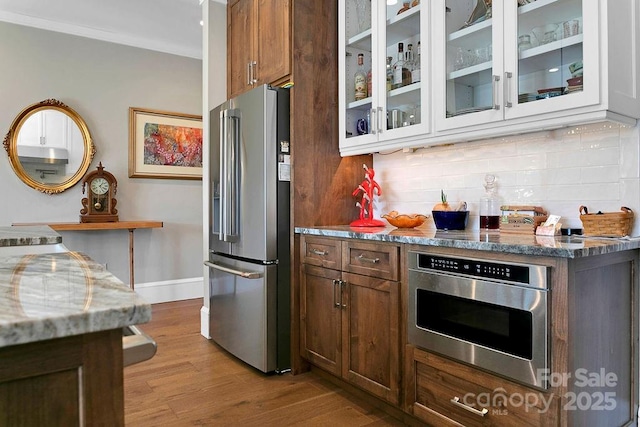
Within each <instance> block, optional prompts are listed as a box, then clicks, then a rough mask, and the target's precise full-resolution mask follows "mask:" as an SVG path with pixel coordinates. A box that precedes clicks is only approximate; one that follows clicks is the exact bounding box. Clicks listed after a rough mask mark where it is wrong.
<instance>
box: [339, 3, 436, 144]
mask: <svg viewBox="0 0 640 427" xmlns="http://www.w3.org/2000/svg"><path fill="white" fill-rule="evenodd" d="M339 7H341V8H343V10H344V12H343V13H344V15H343V16H344V18H343V19H341V20H340V24H341V25H344V28H339V32H343V34H344V35H341V36H340V37H339V40H340V43H343V44H342V46H340V48H341V49H342V50H341V51H340V52H339V54H340V57H339V65H341V66H340V67H339V70H340V75H339V79H340V85H339V87H340V91H341V93H340V97H341V102H340V104H341V108H343V109H344V111H343V112H341V114H343V115H344V116H343V117H344V119H343V123H342V125H343V127H344V138H345V140H344V141H343V143H346V144H350V145H354V144H356V145H360V144H368V143H372V142H378V141H381V140H383V141H385V140H390V139H396V138H402V137H404V136H412V135H416V134H418V133H424V132H425V129H426V123H427V122H428V121H427V120H423V117H427V116H428V114H426V113H425V110H426V108H427V106H426V105H424V104H425V103H424V102H423V99H424V98H425V95H424V93H425V92H424V91H425V90H426V87H427V86H426V85H425V86H423V85H422V80H423V78H429V76H430V73H429V72H428V69H425V67H423V65H425V64H427V63H428V61H427V56H428V55H427V53H428V52H425V50H423V49H425V48H423V46H422V40H421V30H422V28H424V25H423V24H422V22H423V21H424V22H426V19H427V16H426V14H425V13H423V10H424V9H423V5H421V4H420V1H419V0H412V1H410V2H402V1H394V0H386V1H383V0H342V1H340V2H339ZM399 47H401V48H402V52H399ZM342 61H344V62H343V64H344V66H342V64H341V62H342ZM359 61H362V63H363V65H362V66H361V65H359ZM363 75H364V76H366V77H365V81H366V83H367V85H366V89H365V90H364V91H363V90H362V84H361V82H362V81H363V80H362V76H363ZM363 92H364V93H363ZM341 137H342V135H341ZM341 144H342V143H341Z"/></svg>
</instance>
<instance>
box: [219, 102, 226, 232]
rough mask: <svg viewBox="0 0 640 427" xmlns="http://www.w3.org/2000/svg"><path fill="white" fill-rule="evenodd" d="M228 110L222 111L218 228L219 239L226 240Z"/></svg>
mask: <svg viewBox="0 0 640 427" xmlns="http://www.w3.org/2000/svg"><path fill="white" fill-rule="evenodd" d="M227 133H228V132H227V110H222V111H220V184H219V185H220V189H219V197H220V203H219V204H218V209H219V211H218V213H219V215H218V220H219V224H218V225H219V228H218V239H220V241H224V232H225V218H224V214H225V212H226V209H225V208H226V204H227V197H226V189H227V183H226V179H225V177H226V171H225V166H226V162H225V155H226V150H225V148H226V146H227Z"/></svg>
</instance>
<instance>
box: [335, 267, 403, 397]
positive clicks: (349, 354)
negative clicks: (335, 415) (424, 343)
mask: <svg viewBox="0 0 640 427" xmlns="http://www.w3.org/2000/svg"><path fill="white" fill-rule="evenodd" d="M343 281H344V282H345V283H346V285H345V287H344V295H343V305H345V306H346V307H344V310H343V318H342V335H343V337H344V338H343V345H344V348H343V356H342V376H343V377H344V378H345V379H347V380H348V381H350V382H351V383H353V384H356V385H357V386H359V387H361V388H363V389H365V390H367V391H369V392H370V393H373V394H375V395H377V396H380V397H382V398H383V399H385V400H387V401H388V402H391V403H394V404H399V402H400V334H399V327H400V326H399V325H400V284H399V283H398V282H393V281H389V280H383V279H377V278H373V277H367V276H362V275H359V274H350V273H343Z"/></svg>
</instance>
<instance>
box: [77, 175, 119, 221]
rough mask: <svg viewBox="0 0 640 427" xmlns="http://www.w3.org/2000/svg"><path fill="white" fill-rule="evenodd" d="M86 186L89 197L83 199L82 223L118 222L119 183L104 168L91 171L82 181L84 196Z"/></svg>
mask: <svg viewBox="0 0 640 427" xmlns="http://www.w3.org/2000/svg"><path fill="white" fill-rule="evenodd" d="M85 185H86V187H87V197H83V198H82V209H80V222H116V221H118V210H117V209H116V198H115V194H116V190H117V187H118V181H117V180H116V178H115V177H114V176H113V175H112V174H111V173H109V172H107V171H106V170H104V167H103V166H102V162H100V164H99V165H98V168H97V170H94V171H91V172H89V173H88V174H86V175H85V177H84V178H83V179H82V194H84V190H85Z"/></svg>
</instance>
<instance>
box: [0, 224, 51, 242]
mask: <svg viewBox="0 0 640 427" xmlns="http://www.w3.org/2000/svg"><path fill="white" fill-rule="evenodd" d="M57 243H62V236H60V234H58V233H57V232H55V231H54V230H52V229H51V228H49V227H47V226H45V225H41V226H29V227H0V247H7V246H36V245H53V244H57Z"/></svg>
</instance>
